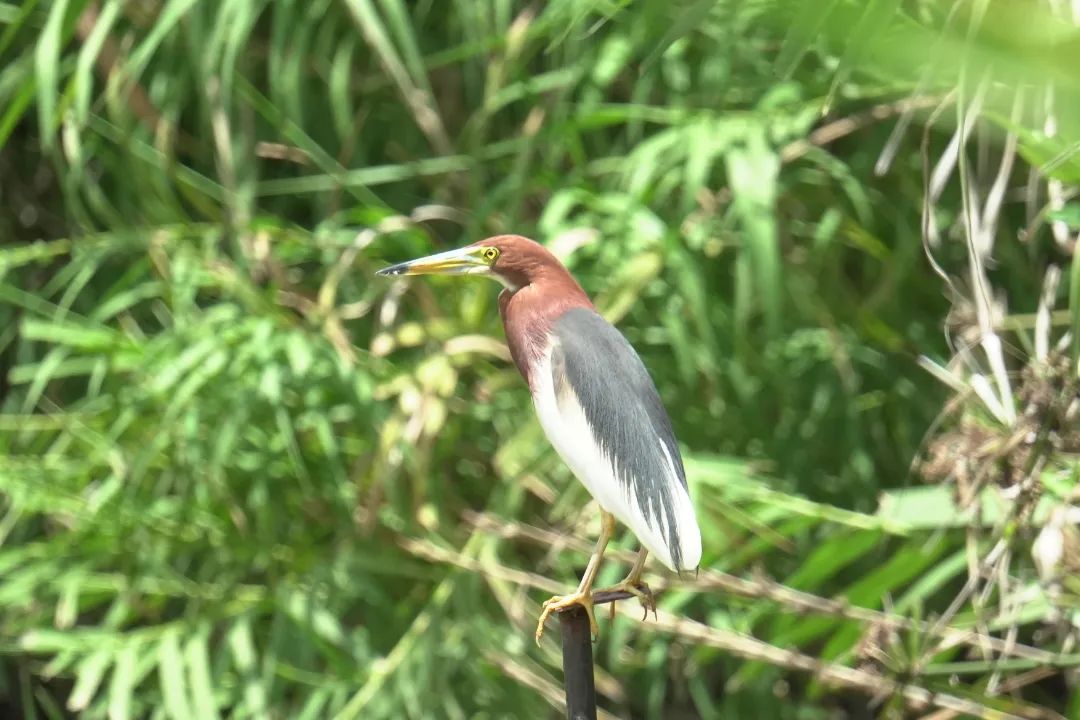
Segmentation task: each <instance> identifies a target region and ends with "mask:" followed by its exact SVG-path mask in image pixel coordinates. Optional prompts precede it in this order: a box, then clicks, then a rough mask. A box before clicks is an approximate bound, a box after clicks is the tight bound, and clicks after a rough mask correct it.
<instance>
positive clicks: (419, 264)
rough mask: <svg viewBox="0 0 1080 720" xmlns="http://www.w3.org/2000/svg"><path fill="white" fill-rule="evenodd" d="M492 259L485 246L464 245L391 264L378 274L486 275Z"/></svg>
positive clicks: (489, 270)
mask: <svg viewBox="0 0 1080 720" xmlns="http://www.w3.org/2000/svg"><path fill="white" fill-rule="evenodd" d="M490 272H491V261H490V260H488V259H486V258H485V257H484V248H479V247H463V248H458V249H457V250H448V251H446V252H441V253H437V254H435V255H428V256H427V257H422V258H417V259H416V260H409V261H408V262H403V263H398V264H397V265H391V266H390V267H388V268H383V269H382V270H379V271H378V272H376V273H375V274H376V275H486V274H488V273H490Z"/></svg>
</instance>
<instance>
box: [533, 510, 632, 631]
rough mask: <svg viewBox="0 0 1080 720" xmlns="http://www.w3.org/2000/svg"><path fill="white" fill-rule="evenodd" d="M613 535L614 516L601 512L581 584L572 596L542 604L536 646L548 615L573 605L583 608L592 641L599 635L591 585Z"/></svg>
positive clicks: (560, 597)
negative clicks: (597, 530) (598, 529)
mask: <svg viewBox="0 0 1080 720" xmlns="http://www.w3.org/2000/svg"><path fill="white" fill-rule="evenodd" d="M614 534H615V516H614V515H612V514H611V513H609V512H606V511H604V510H601V511H600V537H599V538H598V539H597V541H596V548H595V549H594V550H593V554H592V557H590V558H589V564H588V566H587V567H586V568H585V574H584V575H582V576H581V582H580V583H579V584H578V587H577V590H575V591H574V592H573V593H572V594H570V595H556V596H554V597H552V598H551V599H550V600H548V601H547V602H545V603H544V610H543V612H541V613H540V620H539V622H537V623H536V642H537V644H539V643H540V638H542V637H543V636H544V622H545V621H546V620H547V619H548V615H550V614H551V613H553V612H559V611H560V610H565V609H566V608H569V607H573V606H574V605H580V606H581V607H583V608H585V613H586V614H587V615H588V616H589V629H590V630H591V631H592V636H593V639H594V640H595V639H596V638H597V636H598V635H599V634H600V626H599V625H597V624H596V616H595V615H593V603H592V584H593V580H595V579H596V571H597V570H598V569H599V568H600V559H601V558H603V557H604V549H605V548H606V547H607V544H608V541H609V540H611V536H612V535H614Z"/></svg>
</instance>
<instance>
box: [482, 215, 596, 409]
mask: <svg viewBox="0 0 1080 720" xmlns="http://www.w3.org/2000/svg"><path fill="white" fill-rule="evenodd" d="M473 245H474V246H478V247H479V246H482V247H495V248H498V250H499V257H498V258H497V259H496V260H495V263H494V264H493V265H492V266H491V269H492V272H493V273H495V275H497V276H498V277H499V279H500V280H501V281H502V282H503V284H504V285H505V286H506V287H505V288H504V289H503V291H502V292H501V293H499V316H500V317H502V321H503V327H504V328H505V329H506V344H507V346H508V347H509V348H510V356H511V357H512V358H513V359H514V364H515V365H517V369H518V370H519V371H520V372H521V375H522V377H524V378H525V382H527V383H529V387H530V388H532V387H533V382H532V380H531V379H530V374H531V368H532V367H533V365H535V364H536V362H537V361H538V360H539V359H540V357H541V356H542V355H543V354H544V349H545V348H546V346H547V344H548V339H549V335H550V333H551V327H552V324H553V323H554V322H555V320H556V319H557V318H558V317H559V316H560V315H562V314H563V313H564V312H566V311H567V310H570V309H572V308H576V307H580V308H587V309H589V310H592V309H593V304H592V302H591V301H590V300H589V296H588V295H586V294H585V291H584V290H583V289H582V288H581V285H579V284H578V281H577V280H575V279H574V276H573V275H571V274H570V271H568V270H567V269H566V268H565V267H564V266H563V264H562V263H561V262H559V259H558V258H556V257H555V256H554V255H552V254H551V251H550V250H548V249H547V248H546V247H544V246H543V245H541V244H540V243H538V242H535V241H533V240H530V239H529V238H527V237H522V236H521V235H497V236H495V237H492V238H488V239H487V240H482V241H480V242H478V243H473Z"/></svg>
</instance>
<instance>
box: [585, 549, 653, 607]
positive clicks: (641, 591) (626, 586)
mask: <svg viewBox="0 0 1080 720" xmlns="http://www.w3.org/2000/svg"><path fill="white" fill-rule="evenodd" d="M648 556H649V551H648V550H646V549H645V548H641V550H640V551H639V552H638V556H637V559H636V560H634V566H633V567H632V568H630V573H629V574H628V575H627V576H626V578H625V579H624V580H623V581H622V582H621V583H619V584H618V585H612V586H611V587H608V588H604V589H603V590H597V592H627V593H630V594H631V595H633V596H634V597H636V598H637V599H638V600H639V601H640V602H641V607H643V608H645V614H644V615H642V616H641V619H642V620H644V619H645V618H646V617H648V615H649V610H652V611H653V616H654V617H655V616H656V599H655V598H653V594H652V590H650V589H649V586H648V585H646V584H645V583H643V582H642V581H641V571H642V570H644V569H645V558H647V557H648ZM611 617H612V619H614V618H615V603H611Z"/></svg>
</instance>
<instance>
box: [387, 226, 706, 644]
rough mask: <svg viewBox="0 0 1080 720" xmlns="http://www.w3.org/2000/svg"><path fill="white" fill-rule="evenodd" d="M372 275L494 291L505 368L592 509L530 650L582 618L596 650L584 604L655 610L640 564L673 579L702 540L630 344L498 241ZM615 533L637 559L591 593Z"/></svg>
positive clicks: (552, 263)
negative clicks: (575, 557) (583, 540)
mask: <svg viewBox="0 0 1080 720" xmlns="http://www.w3.org/2000/svg"><path fill="white" fill-rule="evenodd" d="M377 274H379V275H384V276H398V275H483V276H487V277H490V278H494V279H495V280H498V281H499V282H500V283H502V285H503V286H504V287H503V290H502V292H501V293H499V314H500V316H501V317H502V322H503V328H504V330H505V333H506V343H507V346H508V347H509V349H510V356H511V358H512V359H513V361H514V364H515V365H516V366H517V369H518V370H519V371H520V373H521V375H522V377H524V379H525V382H526V383H527V384H528V386H529V391H530V393H531V395H532V400H533V406H534V408H535V410H536V415H537V417H538V419H539V421H540V425H541V427H542V428H543V430H544V434H545V435H546V436H547V438H548V441H549V442H550V443H551V445H552V446H553V447H554V448H555V450H556V452H557V453H558V454H559V456H560V457H561V458H562V459H563V461H564V462H565V463H566V465H567V466H568V467H569V468H570V470H571V472H572V473H573V474H574V476H575V477H576V478H577V479H578V480H579V481H580V482H581V483H582V484H583V485H584V486H585V488H586V489H587V490H588V492H589V494H590V495H591V496H592V498H593V499H594V500H595V501H596V503H597V504H598V505H599V507H600V520H601V522H600V536H599V538H598V539H597V541H596V547H595V548H594V550H593V552H592V555H591V556H590V558H589V562H588V565H587V566H586V568H585V572H584V574H583V575H582V577H581V582H580V583H579V584H578V586H577V589H576V590H575V591H574V592H572V593H569V594H567V595H556V596H554V597H552V598H551V599H549V600H547V601H546V602H545V603H544V604H543V608H542V612H541V614H540V617H539V620H538V621H537V626H536V633H535V639H536V642H537V643H539V642H540V639H541V637H542V636H543V633H544V623H545V621H546V620H547V619H548V617H549V616H550V615H551V613H553V612H561V611H564V610H567V609H570V608H572V607H575V606H580V607H581V608H583V609H584V611H585V613H586V614H587V615H588V619H589V628H590V630H591V632H592V636H593V639H594V641H595V639H596V638H597V637H598V636H599V626H598V625H597V622H596V615H595V613H594V611H593V595H594V593H600V592H604V591H607V592H621V593H625V595H623V597H627V596H633V597H636V598H638V600H640V601H641V603H642V605H643V606H644V607H645V612H646V614H648V611H649V609H650V608H651V609H652V610H653V612H654V613H655V611H656V605H655V600H654V598H653V595H652V592H651V591H650V589H649V588H648V586H647V585H646V584H645V583H644V582H643V581H642V579H641V575H642V571H643V570H644V567H645V561H646V558H647V557H648V555H649V553H652V555H653V557H655V558H656V559H658V560H659V561H660V562H661V563H663V564H664V565H665V566H666V567H668V568H669V569H671V570H673V571H675V572H676V573H680V574H681V572H682V571H685V570H696V569H697V568H698V565H699V563H700V561H701V531H700V529H699V527H698V522H697V517H696V515H695V512H694V506H693V503H692V502H691V498H690V493H689V489H688V487H687V483H686V472H685V470H684V468H683V461H682V455H681V453H680V452H679V446H678V443H677V441H676V439H675V433H674V431H673V429H672V425H671V420H670V418H669V417H668V414H667V411H666V410H665V409H664V404H663V402H662V401H661V400H660V395H659V393H658V392H657V390H656V385H655V384H654V383H653V380H652V378H651V377H650V375H649V372H648V370H646V368H645V364H644V363H643V362H642V360H641V358H640V357H639V356H638V354H637V352H635V350H634V348H633V347H632V346H631V345H630V342H629V341H628V340H627V339H626V338H625V337H624V336H623V334H622V333H620V332H619V331H618V330H617V329H616V328H615V327H614V326H613V325H612V324H611V323H609V322H608V321H607V320H605V319H604V318H603V317H601V315H600V314H599V313H598V312H597V311H596V308H595V307H594V306H593V304H592V302H591V301H590V300H589V296H588V295H587V294H586V293H585V291H584V290H583V289H582V287H581V285H580V284H579V283H578V282H577V280H575V279H574V277H573V275H571V274H570V271H569V270H567V269H566V267H565V266H564V265H563V264H562V263H561V262H559V260H558V258H556V257H555V256H554V255H553V254H552V253H551V252H550V251H549V250H548V249H547V248H545V247H544V246H543V245H541V244H540V243H537V242H535V241H533V240H530V239H529V238H526V237H523V236H521V235H498V236H495V237H491V238H488V239H486V240H481V241H479V242H475V243H472V244H471V245H467V246H465V247H462V248H458V249H455V250H450V251H447V252H441V253H437V254H435V255H429V256H427V257H422V258H419V259H416V260H410V261H408V262H403V263H399V264H397V265H392V266H390V267H387V268H384V269H382V270H379V271H378V273H377ZM617 522H621V523H622V524H623V525H625V526H627V527H629V528H630V530H631V531H632V532H633V533H634V535H635V536H636V537H637V539H638V541H639V543H640V546H641V547H640V550H639V552H638V554H637V557H636V559H635V561H634V564H633V566H632V567H631V569H630V572H629V574H628V575H627V576H626V578H625V579H623V581H622V582H620V583H618V584H617V585H614V586H612V587H610V588H604V589H603V590H595V591H594V590H593V587H592V586H593V581H594V580H595V578H596V574H597V570H598V569H599V567H600V562H601V560H602V559H603V556H604V551H605V549H606V548H607V545H608V542H609V541H610V540H611V538H612V536H613V535H614V533H615V530H616V523H617Z"/></svg>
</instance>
